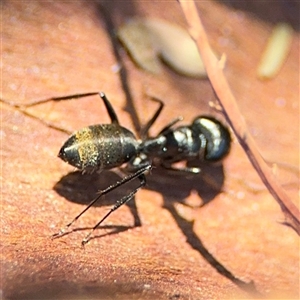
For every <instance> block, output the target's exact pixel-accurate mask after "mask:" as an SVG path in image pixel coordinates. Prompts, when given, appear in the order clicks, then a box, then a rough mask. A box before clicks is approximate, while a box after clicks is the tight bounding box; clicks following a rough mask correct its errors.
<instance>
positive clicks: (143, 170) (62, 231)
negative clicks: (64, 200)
mask: <svg viewBox="0 0 300 300" xmlns="http://www.w3.org/2000/svg"><path fill="white" fill-rule="evenodd" d="M150 169H151V165H147V166H144V167H142V168H141V169H139V170H138V171H136V172H135V173H134V174H130V175H128V176H126V177H124V178H123V179H121V180H120V181H117V182H116V183H114V184H113V185H111V186H109V187H108V188H106V189H105V190H102V191H100V192H99V195H98V196H97V197H96V198H95V199H93V200H92V201H91V202H90V204H89V205H88V206H87V207H86V208H85V209H84V210H83V211H82V212H81V213H80V214H78V215H77V216H76V217H75V218H74V219H73V220H72V221H71V222H70V223H68V224H67V225H66V226H65V227H64V228H62V229H60V231H59V232H58V233H55V234H53V236H52V238H58V237H61V236H63V235H65V234H66V233H68V229H69V228H70V226H71V225H72V224H74V222H75V221H77V220H78V219H79V218H80V217H81V216H82V215H83V214H84V213H85V212H86V211H87V210H88V209H89V208H90V207H91V206H93V205H94V204H95V203H96V202H97V201H98V200H99V199H100V198H101V197H102V196H103V195H105V194H107V193H109V192H110V191H112V190H114V189H116V188H118V187H119V186H121V185H123V184H125V183H127V182H129V181H131V180H133V179H135V178H137V177H139V178H140V176H142V175H143V174H144V173H146V172H147V171H148V170H150Z"/></svg>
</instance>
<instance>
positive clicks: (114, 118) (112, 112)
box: [1, 92, 119, 131]
mask: <svg viewBox="0 0 300 300" xmlns="http://www.w3.org/2000/svg"><path fill="white" fill-rule="evenodd" d="M95 95H99V96H100V98H101V99H102V101H103V102H104V105H105V107H106V110H107V112H108V115H109V117H110V120H111V122H112V123H115V124H119V120H118V117H117V114H116V112H115V110H114V109H113V107H112V105H111V103H110V102H109V100H108V99H107V98H106V96H105V94H104V93H103V92H92V93H81V94H73V95H68V96H62V97H51V98H47V99H43V100H38V101H35V102H32V103H28V104H14V103H11V102H9V101H5V100H3V99H1V101H2V102H4V103H6V104H9V105H10V106H13V107H15V108H17V109H19V110H20V111H22V112H23V113H25V114H26V115H29V116H31V117H32V116H33V115H31V114H30V113H27V112H26V111H25V109H26V108H29V107H33V106H36V105H39V104H43V103H47V102H50V101H64V100H71V99H79V98H83V97H89V96H95ZM46 124H47V125H49V124H48V123H46ZM49 126H50V127H53V128H55V129H57V128H56V127H54V126H51V125H49ZM63 131H64V130H63Z"/></svg>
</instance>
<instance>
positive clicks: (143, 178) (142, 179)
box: [81, 174, 146, 246]
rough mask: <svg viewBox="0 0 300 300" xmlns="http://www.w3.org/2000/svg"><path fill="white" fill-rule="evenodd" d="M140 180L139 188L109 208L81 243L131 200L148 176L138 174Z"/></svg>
mask: <svg viewBox="0 0 300 300" xmlns="http://www.w3.org/2000/svg"><path fill="white" fill-rule="evenodd" d="M138 178H139V180H140V184H139V186H138V187H137V188H135V189H134V190H133V191H132V192H131V193H129V194H128V195H126V196H124V197H123V198H121V200H118V201H117V202H116V204H115V205H114V206H113V207H112V208H111V209H110V210H109V212H108V213H107V214H106V215H105V216H104V217H103V218H102V219H101V220H100V221H99V222H98V223H97V224H96V225H95V226H94V227H93V229H92V230H91V231H90V233H89V234H88V235H87V236H86V237H85V238H84V239H83V240H82V242H81V245H82V246H84V245H85V244H86V243H87V242H88V241H89V240H90V237H91V235H92V234H93V232H94V231H95V230H96V229H97V228H98V227H99V226H100V225H101V223H102V222H103V221H104V220H105V219H106V218H108V216H109V215H110V214H111V213H112V212H114V211H115V210H117V209H118V208H119V207H121V206H122V205H124V204H125V203H127V202H128V201H130V200H131V199H132V198H133V197H134V195H135V194H136V193H137V191H138V190H140V189H141V188H142V187H143V186H145V184H146V177H145V174H141V175H139V176H138Z"/></svg>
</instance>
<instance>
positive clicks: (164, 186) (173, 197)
mask: <svg viewBox="0 0 300 300" xmlns="http://www.w3.org/2000/svg"><path fill="white" fill-rule="evenodd" d="M188 166H189V165H188ZM193 167H200V168H201V173H200V174H197V175H193V174H186V173H183V172H174V171H168V170H165V169H162V168H153V169H152V171H151V174H150V175H148V176H147V185H146V187H145V188H146V189H149V190H153V191H156V192H158V193H160V194H161V195H162V196H163V199H164V208H166V209H168V211H169V212H170V213H171V214H172V216H173V218H174V220H175V221H176V223H177V225H178V227H179V229H180V230H181V231H182V232H183V234H184V235H185V236H186V238H187V242H188V243H189V244H190V245H191V247H192V248H194V249H195V250H196V251H198V252H199V253H200V254H201V255H202V256H203V257H204V258H205V259H206V261H207V262H208V263H209V264H210V265H211V266H212V267H213V268H215V270H216V271H217V272H219V273H220V274H221V275H223V276H225V277H226V278H228V279H230V280H231V281H232V282H233V283H235V284H236V285H237V286H239V288H241V289H242V290H244V291H246V292H248V293H250V294H251V295H254V294H255V295H257V294H258V292H257V291H256V289H255V286H254V284H253V282H249V283H247V282H244V281H242V280H240V279H238V278H236V277H235V276H234V275H233V274H232V273H231V272H230V271H229V270H227V269H226V268H225V267H224V266H223V265H222V264H221V263H220V262H219V261H218V260H217V259H216V258H215V257H214V256H213V255H212V254H211V253H210V252H209V251H208V250H207V249H206V248H205V246H204V245H203V243H202V241H201V240H200V238H199V237H198V236H197V234H196V233H195V232H194V230H193V222H191V221H187V220H185V219H184V218H182V217H181V216H180V215H179V214H178V213H177V210H176V209H175V206H174V203H175V202H177V203H178V202H179V203H183V204H184V203H185V199H186V198H187V197H188V196H189V195H190V193H191V192H192V191H196V192H197V193H198V195H199V197H200V199H202V204H201V205H202V206H203V205H206V204H207V203H209V202H210V201H212V200H213V199H214V198H215V197H216V195H217V194H219V193H220V192H221V191H222V186H223V183H224V170H223V165H221V164H219V165H212V164H205V163H203V164H202V163H200V162H199V164H198V165H197V166H195V164H194V163H193ZM120 179H121V177H120V176H119V175H118V174H116V173H115V172H113V171H104V172H102V173H101V174H97V173H93V174H84V175H83V174H82V173H81V172H79V171H75V172H72V173H69V174H67V175H65V176H63V177H62V178H61V179H60V180H59V181H58V182H57V183H56V184H55V186H54V189H55V191H56V192H57V193H58V194H60V195H61V196H63V197H65V198H66V199H67V200H69V201H72V202H75V203H80V204H84V205H87V204H88V203H90V201H91V200H92V199H94V198H95V195H96V194H97V192H99V191H100V190H103V189H105V188H107V187H108V186H110V185H112V184H114V183H115V182H116V181H119V180H120ZM136 185H137V183H136V182H135V180H134V181H133V182H128V183H126V184H124V185H122V186H120V187H119V188H117V189H116V190H114V191H112V192H110V193H108V194H107V195H105V196H103V197H102V198H101V199H100V200H99V201H98V202H96V203H95V206H112V205H114V204H115V203H116V201H117V200H119V199H121V198H122V197H123V196H124V195H125V194H128V193H129V192H130V191H132V189H133V188H135V187H136ZM126 205H128V207H129V208H130V211H131V213H132V215H133V217H134V226H133V227H137V226H141V221H140V217H139V215H138V211H137V207H136V203H135V199H132V200H131V201H129V202H128V203H127V204H126ZM114 227H115V230H113V231H111V232H110V233H105V234H103V235H99V236H96V237H94V238H98V237H102V236H104V235H108V234H115V233H118V232H121V231H125V230H128V229H129V228H132V226H130V227H126V226H114ZM100 228H110V229H112V228H113V227H112V226H101V227H100ZM75 230H76V229H75ZM77 230H80V229H77Z"/></svg>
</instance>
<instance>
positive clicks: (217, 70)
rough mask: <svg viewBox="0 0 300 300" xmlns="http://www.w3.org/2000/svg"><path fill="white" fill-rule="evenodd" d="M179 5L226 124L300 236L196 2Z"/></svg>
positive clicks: (293, 211) (298, 215)
mask: <svg viewBox="0 0 300 300" xmlns="http://www.w3.org/2000/svg"><path fill="white" fill-rule="evenodd" d="M179 2H180V5H181V8H182V10H183V13H184V15H185V17H186V20H187V23H188V25H189V32H190V35H191V36H192V38H193V39H194V40H195V41H196V43H197V46H198V49H199V52H200V54H201V56H202V59H203V62H204V65H205V68H206V71H207V74H208V77H209V80H210V82H211V84H212V86H213V88H214V90H215V93H216V94H217V97H218V101H219V104H220V106H221V107H222V110H223V113H224V115H225V117H226V119H227V122H228V123H229V125H230V126H231V128H232V130H233V132H234V134H235V135H236V137H237V139H238V141H239V143H240V144H241V146H242V147H243V149H244V151H245V152H246V154H247V156H248V158H249V160H250V162H251V163H252V165H253V167H254V168H255V170H256V171H257V173H258V175H259V176H260V178H261V180H262V181H263V183H264V184H265V186H266V187H267V189H268V190H269V192H270V193H271V194H272V196H273V197H274V199H275V200H276V201H277V203H278V204H279V205H280V207H281V210H282V211H283V213H284V215H285V218H286V223H287V224H288V225H290V226H291V227H292V228H293V229H294V230H295V231H296V232H297V233H298V235H300V212H299V210H298V208H297V207H296V206H295V205H294V203H293V202H292V201H291V200H290V199H289V197H288V196H287V195H286V193H285V191H284V190H283V189H282V187H281V186H280V185H279V184H278V182H277V181H276V179H275V177H274V176H273V174H272V171H271V170H270V168H269V167H268V165H267V164H266V162H265V161H264V159H263V158H262V156H261V155H260V153H259V151H258V148H257V146H256V144H255V141H254V139H253V138H252V136H251V135H250V133H249V131H248V129H247V126H246V123H245V120H244V118H243V117H242V115H241V113H240V111H239V108H238V106H237V102H236V100H235V98H234V96H233V94H232V92H231V89H230V87H229V85H228V82H227V80H226V78H225V76H224V73H223V63H222V62H219V61H218V60H217V59H216V57H215V55H214V54H213V52H212V50H211V48H210V45H209V43H208V39H207V35H206V33H205V30H204V28H203V25H202V23H201V20H200V17H199V15H198V12H197V8H196V6H195V3H194V1H192V0H189V1H185V0H179Z"/></svg>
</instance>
